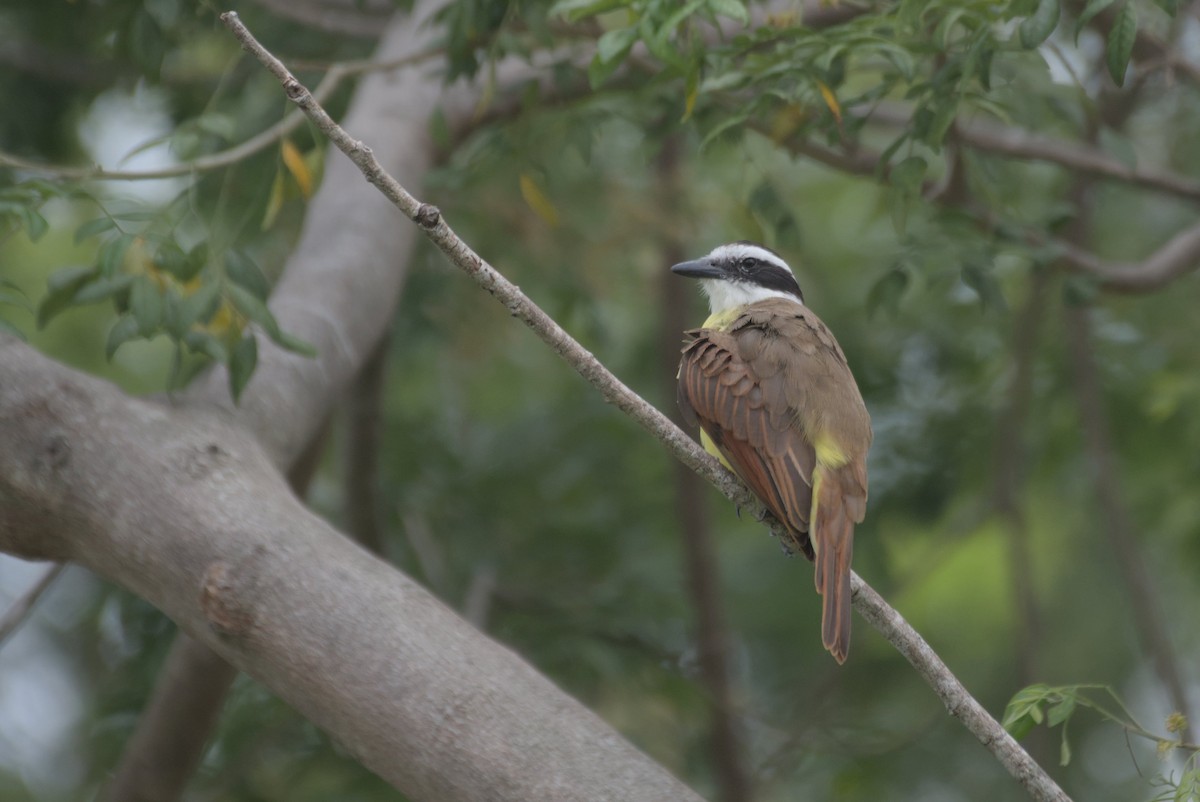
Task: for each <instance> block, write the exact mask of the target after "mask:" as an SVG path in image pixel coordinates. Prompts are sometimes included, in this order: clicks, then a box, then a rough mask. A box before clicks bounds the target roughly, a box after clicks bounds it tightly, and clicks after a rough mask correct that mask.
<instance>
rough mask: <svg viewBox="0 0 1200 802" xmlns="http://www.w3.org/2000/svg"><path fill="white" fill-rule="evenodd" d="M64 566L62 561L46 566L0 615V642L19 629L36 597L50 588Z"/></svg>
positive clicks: (36, 600)
mask: <svg viewBox="0 0 1200 802" xmlns="http://www.w3.org/2000/svg"><path fill="white" fill-rule="evenodd" d="M65 567H66V565H64V564H63V563H57V564H55V565H52V566H50V567H49V568H47V569H46V572H45V573H44V574H42V575H41V576H40V577H39V578H38V581H37V582H34V583H33V585H32V586H31V587H30V588H29V590H27V591H25V593H23V594H22V595H21V597H20V598H18V599H17V600H16V601H15V602H13V603H12V606H11V607H9V608H8V610H6V611H5V613H4V615H3V617H0V644H3V643H4V641H6V640H8V638H9V636H11V635H12V634H13V633H14V632H16V631H17V630H18V629H20V627H21V624H23V623H24V622H25V618H26V616H28V615H29V613H30V612H31V611H32V610H33V607H34V605H36V604H37V602H38V599H40V598H41V597H42V594H43V593H45V592H46V591H47V590H49V589H50V586H51V585H53V584H54V580H56V579H58V575H59V574H61V573H62V570H63V568H65Z"/></svg>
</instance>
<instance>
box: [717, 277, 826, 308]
mask: <svg viewBox="0 0 1200 802" xmlns="http://www.w3.org/2000/svg"><path fill="white" fill-rule="evenodd" d="M700 289H701V290H703V291H704V294H705V295H707V296H708V308H709V311H711V312H712V314H713V315H719V314H721V313H722V312H728V311H729V310H731V309H737V308H738V307H741V306H745V305H746V304H752V303H756V302H757V301H765V300H767V299H768V298H783V299H785V300H788V301H791V302H792V303H794V304H800V305H801V306H803V304H802V303H801V301H800V299H799V298H797V297H796V296H795V295H792V294H791V293H790V292H783V291H782V290H770V289H767V288H766V287H759V286H758V285H756V284H743V283H741V282H737V281H726V280H724V279H704V280H702V281H701V282H700Z"/></svg>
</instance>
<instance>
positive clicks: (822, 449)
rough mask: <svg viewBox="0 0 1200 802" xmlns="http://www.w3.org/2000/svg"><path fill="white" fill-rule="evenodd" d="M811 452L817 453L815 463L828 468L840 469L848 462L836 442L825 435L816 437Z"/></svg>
mask: <svg viewBox="0 0 1200 802" xmlns="http://www.w3.org/2000/svg"><path fill="white" fill-rule="evenodd" d="M813 450H814V451H816V452H817V463H818V464H820V465H824V466H826V467H829V468H840V467H842V466H843V465H845V464H846V463H847V462H849V461H850V458H849V457H847V456H846V452H845V451H843V450H842V447H841V446H839V445H838V444H837V441H835V440H834V439H833V438H832V437H830V436H829V435H827V434H819V435H817V437H816V439H815V441H814V442H813ZM815 495H816V494H815V493H814V496H815Z"/></svg>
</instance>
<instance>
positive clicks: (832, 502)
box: [809, 466, 862, 663]
mask: <svg viewBox="0 0 1200 802" xmlns="http://www.w3.org/2000/svg"><path fill="white" fill-rule="evenodd" d="M817 470H819V471H820V472H821V476H820V479H819V481H817V482H815V484H816V486H817V492H816V493H815V494H814V499H813V501H814V503H813V510H812V521H811V525H810V529H809V533H810V534H809V536H810V538H811V539H812V543H813V548H814V551H815V552H816V559H815V561H814V562H815V563H816V565H815V571H814V577H815V580H816V586H817V592H818V593H820V594H821V641H822V642H823V643H824V644H825V648H826V649H828V650H829V651H830V653H832V654H833V659H835V660H837V661H838V663H844V662H846V655H847V654H849V651H850V560H851V558H852V557H853V556H854V524H855V522H856V520H855V519H856V518H857V519H858V520H862V517H861V513H860V514H858V515H855V510H857V508H858V507H861V506H862V501H861V499H859V498H858V497H857V494H847V493H846V490H847V488H846V487H845V486H844V484H843V482H842V481H841V479H842V477H841V475H840V474H841V471H840V470H838V469H835V470H830V469H828V468H825V467H823V466H818V468H817ZM852 508H853V509H852Z"/></svg>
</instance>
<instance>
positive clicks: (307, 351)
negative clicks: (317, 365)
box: [275, 331, 317, 357]
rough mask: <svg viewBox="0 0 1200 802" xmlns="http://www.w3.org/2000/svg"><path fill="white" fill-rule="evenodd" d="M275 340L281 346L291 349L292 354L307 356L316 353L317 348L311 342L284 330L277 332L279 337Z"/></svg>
mask: <svg viewBox="0 0 1200 802" xmlns="http://www.w3.org/2000/svg"><path fill="white" fill-rule="evenodd" d="M275 342H277V343H279V345H280V346H281V347H282V348H285V349H287V350H288V351H291V352H292V353H293V354H299V355H300V356H307V357H315V356H316V355H317V349H316V348H315V347H314V346H313V345H312V344H311V343H307V342H305V341H304V340H301V339H300V338H299V337H296V336H294V335H291V334H288V333H287V332H286V331H281V332H279V338H278V339H277V340H276V341H275Z"/></svg>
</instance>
